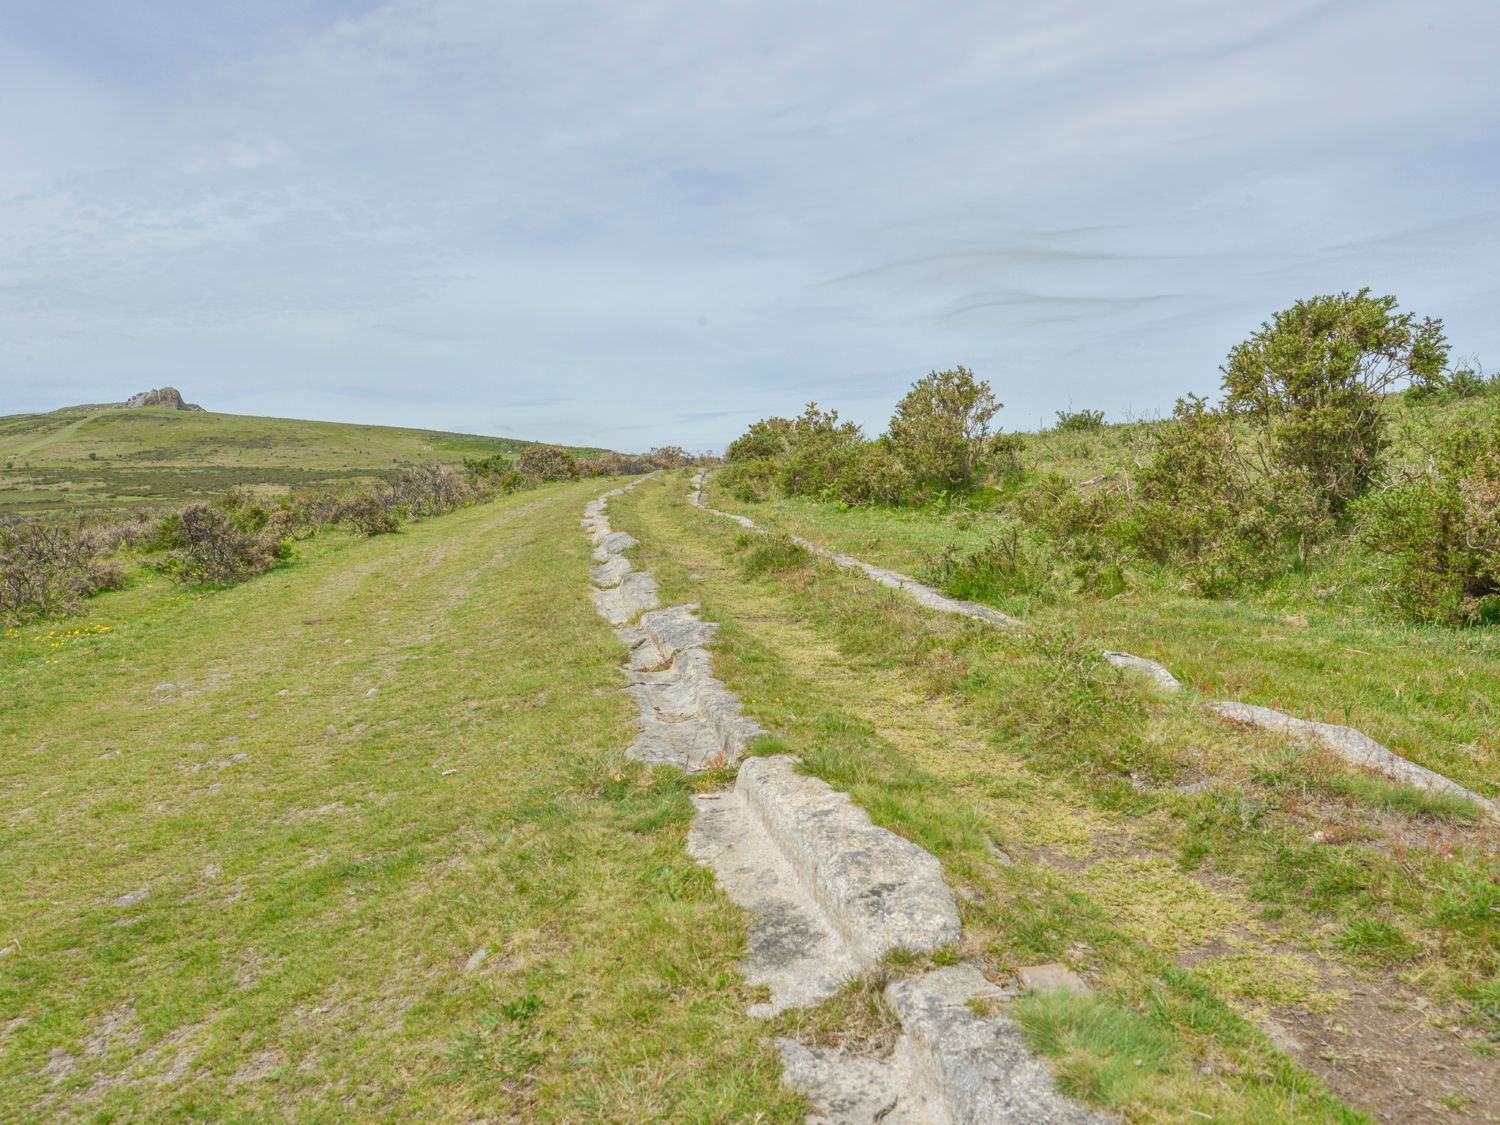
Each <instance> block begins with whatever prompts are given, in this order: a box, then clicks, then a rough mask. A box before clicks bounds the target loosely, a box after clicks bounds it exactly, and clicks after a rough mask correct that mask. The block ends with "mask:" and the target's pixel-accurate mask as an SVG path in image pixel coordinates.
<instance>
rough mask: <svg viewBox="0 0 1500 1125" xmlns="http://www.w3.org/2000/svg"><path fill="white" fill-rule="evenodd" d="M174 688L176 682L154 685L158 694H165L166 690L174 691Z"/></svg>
mask: <svg viewBox="0 0 1500 1125" xmlns="http://www.w3.org/2000/svg"><path fill="white" fill-rule="evenodd" d="M176 690H177V685H176V684H157V685H156V691H157V694H159V695H166V694H167V693H168V692H173V691H176Z"/></svg>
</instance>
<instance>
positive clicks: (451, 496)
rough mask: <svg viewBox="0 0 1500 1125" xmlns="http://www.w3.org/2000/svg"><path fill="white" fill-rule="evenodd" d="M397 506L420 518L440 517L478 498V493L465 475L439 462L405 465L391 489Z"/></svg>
mask: <svg viewBox="0 0 1500 1125" xmlns="http://www.w3.org/2000/svg"><path fill="white" fill-rule="evenodd" d="M390 491H391V495H392V497H393V499H394V501H395V503H396V504H397V505H399V506H400V507H401V508H403V509H404V510H405V511H406V512H407V514H408V515H410V516H412V517H413V518H416V519H422V518H425V517H427V516H440V515H444V514H445V513H447V512H451V511H453V510H454V509H456V508H460V507H462V506H463V505H465V504H467V503H468V502H469V501H470V500H472V499H473V498H474V495H475V490H474V488H473V486H471V485H470V484H469V482H468V481H467V480H465V479H464V478H463V477H462V476H461V475H459V474H458V473H456V472H454V471H453V470H452V469H450V468H448V466H447V465H443V464H439V463H438V462H435V461H433V462H428V463H426V464H421V465H404V466H402V469H401V475H400V476H398V477H397V478H396V480H395V482H394V483H393V484H392V485H391V486H390Z"/></svg>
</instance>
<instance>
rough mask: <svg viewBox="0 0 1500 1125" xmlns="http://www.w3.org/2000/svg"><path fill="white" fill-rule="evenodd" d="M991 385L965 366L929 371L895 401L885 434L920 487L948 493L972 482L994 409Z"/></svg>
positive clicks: (964, 488) (997, 406)
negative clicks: (889, 423)
mask: <svg viewBox="0 0 1500 1125" xmlns="http://www.w3.org/2000/svg"><path fill="white" fill-rule="evenodd" d="M1000 407H1001V403H999V402H998V401H996V399H995V395H994V393H993V392H992V391H991V390H990V385H989V384H988V383H986V382H985V381H984V380H982V379H976V378H974V373H973V372H972V371H970V370H969V369H968V368H967V367H962V366H960V367H955V368H953V369H952V370H949V371H934V372H932V373H931V374H929V375H927V376H924V377H923V378H921V379H919V380H918V381H917V382H916V383H915V384H913V385H912V388H911V390H910V391H908V392H907V393H906V395H905V397H904V398H902V399H901V401H900V402H898V403H897V404H896V413H895V414H894V415H893V416H892V418H891V426H890V439H891V443H892V445H893V447H894V448H895V451H896V455H897V456H898V457H900V458H901V461H902V462H903V463H904V464H905V465H906V468H907V471H908V472H910V473H911V475H912V479H913V480H914V481H915V482H916V483H917V484H918V485H919V486H921V487H923V488H927V489H934V490H946V491H949V492H957V491H964V490H966V489H968V488H970V487H972V486H973V484H974V481H975V477H976V475H977V472H978V468H979V465H980V462H981V460H982V458H983V456H984V453H985V451H986V449H987V448H988V438H989V435H990V420H991V419H992V418H994V416H995V415H996V413H998V412H999V410H1000Z"/></svg>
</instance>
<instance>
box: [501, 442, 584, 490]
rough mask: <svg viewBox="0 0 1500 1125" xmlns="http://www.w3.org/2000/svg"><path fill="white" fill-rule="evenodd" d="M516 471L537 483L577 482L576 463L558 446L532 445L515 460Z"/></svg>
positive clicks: (570, 455) (571, 456) (569, 454)
mask: <svg viewBox="0 0 1500 1125" xmlns="http://www.w3.org/2000/svg"><path fill="white" fill-rule="evenodd" d="M516 471H517V472H519V473H520V474H521V475H522V476H523V477H529V478H530V479H531V480H534V481H537V482H539V483H540V482H543V481H553V480H577V479H578V462H577V461H576V460H575V459H574V457H573V455H572V454H571V453H569V452H568V451H567V450H566V449H564V448H563V447H562V446H560V445H533V446H531V447H530V448H528V449H524V450H522V451H521V455H520V456H519V457H517V458H516Z"/></svg>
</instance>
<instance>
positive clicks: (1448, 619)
mask: <svg viewBox="0 0 1500 1125" xmlns="http://www.w3.org/2000/svg"><path fill="white" fill-rule="evenodd" d="M1357 515H1358V518H1359V535H1360V538H1361V539H1362V541H1363V542H1364V543H1365V544H1366V545H1367V546H1368V547H1370V548H1371V549H1373V550H1374V551H1376V552H1378V553H1379V554H1380V555H1381V556H1382V558H1383V561H1384V564H1385V565H1384V568H1383V571H1384V583H1383V593H1384V594H1385V596H1386V598H1387V599H1388V601H1389V602H1390V603H1391V604H1392V606H1394V607H1395V608H1396V609H1397V610H1398V611H1399V612H1400V613H1401V614H1402V615H1403V616H1405V617H1407V618H1410V619H1412V620H1416V621H1430V622H1439V623H1444V624H1473V623H1477V622H1485V621H1497V620H1500V423H1495V424H1493V425H1492V426H1491V427H1490V428H1489V429H1488V430H1487V431H1469V432H1464V433H1460V434H1456V435H1453V436H1452V437H1450V439H1449V441H1448V442H1447V443H1446V448H1445V449H1444V450H1443V451H1442V452H1441V453H1440V454H1439V456H1437V457H1435V458H1434V459H1433V460H1432V462H1431V463H1430V464H1429V465H1427V466H1425V467H1423V468H1422V469H1408V470H1405V471H1402V472H1399V473H1397V474H1395V475H1394V476H1393V477H1392V478H1391V479H1390V480H1389V481H1388V482H1387V483H1386V485H1385V486H1384V487H1383V488H1381V489H1380V490H1379V491H1376V492H1373V493H1371V494H1370V495H1369V496H1367V497H1366V498H1365V499H1364V500H1363V501H1361V502H1360V504H1359V505H1358V508H1357Z"/></svg>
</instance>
